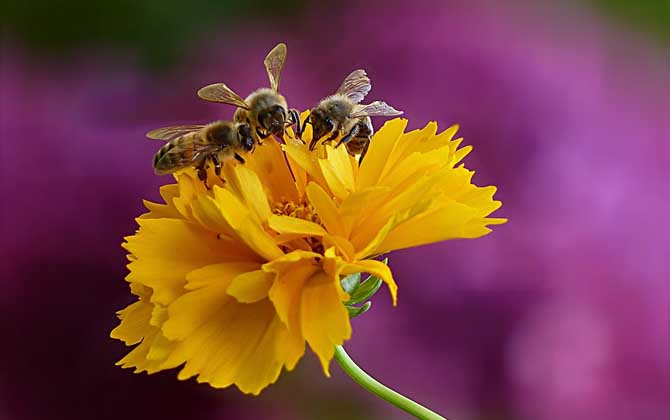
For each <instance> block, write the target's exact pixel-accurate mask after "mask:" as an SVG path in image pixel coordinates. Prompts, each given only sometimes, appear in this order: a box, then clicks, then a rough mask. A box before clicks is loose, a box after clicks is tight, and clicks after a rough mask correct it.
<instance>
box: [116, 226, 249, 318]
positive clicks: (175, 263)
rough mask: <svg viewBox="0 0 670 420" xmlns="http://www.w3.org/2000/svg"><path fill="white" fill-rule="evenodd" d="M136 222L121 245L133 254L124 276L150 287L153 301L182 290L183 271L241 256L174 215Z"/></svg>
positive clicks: (164, 300) (166, 300)
mask: <svg viewBox="0 0 670 420" xmlns="http://www.w3.org/2000/svg"><path fill="white" fill-rule="evenodd" d="M138 223H139V225H140V229H139V231H138V233H137V234H135V235H133V236H129V237H127V238H126V243H125V244H124V245H123V246H124V248H126V249H127V250H128V251H129V252H130V253H132V254H133V255H134V257H135V259H134V260H133V261H132V262H131V263H130V264H128V268H129V269H130V273H129V274H128V276H127V277H126V279H127V280H128V281H129V282H135V283H140V284H143V285H145V286H148V287H150V288H151V289H153V294H152V297H151V300H152V302H157V303H160V304H163V305H167V304H169V303H170V302H172V301H173V300H174V299H175V298H176V297H178V296H179V295H180V294H181V293H182V288H183V286H184V284H185V283H186V274H187V273H189V272H191V271H193V270H195V269H197V268H200V267H203V266H205V265H209V264H213V263H216V262H222V261H234V260H236V259H239V258H243V257H241V256H240V255H239V249H238V248H236V247H231V246H230V244H229V243H226V242H223V241H219V240H217V238H216V234H214V233H212V232H208V231H203V230H202V229H201V228H200V227H198V226H197V225H195V224H193V223H188V222H185V221H182V220H177V219H138Z"/></svg>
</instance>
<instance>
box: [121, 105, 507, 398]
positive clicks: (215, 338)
mask: <svg viewBox="0 0 670 420" xmlns="http://www.w3.org/2000/svg"><path fill="white" fill-rule="evenodd" d="M306 115H307V114H306V113H304V114H303V115H302V119H304V118H305V117H306ZM406 125H407V121H406V120H404V119H395V120H391V121H389V122H387V123H386V124H385V125H384V127H382V128H381V130H379V132H377V133H376V134H375V135H374V137H373V138H372V142H371V145H370V147H369V150H368V153H367V155H366V157H365V159H364V160H363V161H362V162H361V164H360V166H359V163H358V161H357V160H356V159H355V158H354V157H352V156H350V155H349V154H348V153H347V151H346V148H344V147H339V148H333V147H331V146H329V145H326V146H323V145H322V146H319V147H318V148H317V149H316V150H314V151H310V150H309V148H308V147H307V145H306V144H305V142H302V141H300V140H297V139H295V138H294V136H293V133H292V132H291V131H290V130H289V132H288V133H287V135H286V137H285V139H284V141H285V143H284V144H283V145H280V144H278V143H276V142H274V141H266V142H264V143H263V145H262V146H259V147H258V148H257V149H256V151H255V152H254V154H253V155H250V156H249V158H248V159H247V163H246V164H244V165H242V164H238V163H236V162H232V163H229V164H226V165H225V167H224V170H223V173H222V180H219V179H218V178H217V177H215V176H213V174H212V176H210V178H209V179H208V182H209V185H210V186H211V188H207V187H206V186H205V185H204V184H203V183H202V182H200V181H199V180H198V179H197V177H196V176H195V175H194V174H193V172H192V171H190V170H186V171H183V172H181V173H179V174H177V175H176V179H177V183H176V184H172V185H166V186H164V187H162V188H161V195H162V197H163V198H164V200H165V204H155V203H150V202H147V203H146V206H147V208H148V209H149V212H148V213H146V214H144V215H142V216H140V217H139V218H138V219H137V222H138V224H139V229H138V231H137V233H135V234H134V235H132V236H129V237H127V238H126V242H125V243H124V247H125V248H126V249H127V250H128V252H129V253H130V254H129V259H130V264H129V265H128V268H129V269H130V273H129V274H128V276H127V280H128V282H129V283H130V287H131V292H132V293H133V294H134V295H136V296H137V297H138V300H137V302H135V303H133V304H132V305H130V306H128V307H127V308H125V309H124V310H122V311H120V312H119V318H120V319H121V323H120V325H119V326H118V327H117V328H116V329H114V330H113V331H112V337H114V338H118V339H121V340H123V341H124V342H125V343H126V344H127V345H137V346H136V347H135V348H134V349H133V350H132V351H131V352H130V353H129V354H128V355H127V356H126V357H124V358H123V359H122V360H121V361H120V362H119V364H121V365H122V366H123V367H134V368H135V371H136V372H142V371H147V372H149V373H153V372H157V371H160V370H164V369H169V368H174V367H178V366H182V365H183V367H182V369H181V371H180V372H179V378H180V379H186V378H190V377H192V376H196V377H197V380H198V381H199V382H207V383H209V384H211V385H212V386H215V387H226V386H229V385H232V384H234V385H236V386H237V387H238V388H239V389H240V390H242V391H243V392H247V393H253V394H258V393H259V392H260V391H261V390H262V389H263V388H265V387H266V386H267V385H269V384H271V383H273V382H274V381H276V379H277V378H278V376H279V374H280V372H281V370H282V369H283V368H286V369H287V370H291V369H293V368H294V367H295V365H296V364H297V362H298V360H299V359H300V358H301V357H302V356H303V354H304V352H305V343H307V344H308V345H309V347H310V348H311V349H312V351H313V352H314V353H316V355H317V356H318V358H319V359H320V361H321V364H322V366H323V370H324V372H325V374H326V375H329V371H328V368H329V362H330V360H331V359H332V358H333V354H334V350H335V346H336V345H339V344H342V343H343V342H344V341H345V340H347V339H349V338H350V337H351V325H350V320H349V315H348V312H347V310H346V308H345V306H344V305H343V303H344V302H346V301H347V300H348V299H349V295H348V294H347V293H346V292H345V290H344V289H343V288H342V285H341V283H340V280H341V278H342V277H343V276H346V275H349V274H353V273H361V272H363V273H370V274H372V275H374V276H376V277H378V278H381V279H382V280H383V281H384V282H385V283H386V285H387V286H388V289H389V291H390V293H391V296H392V299H393V303H394V304H395V302H396V292H397V286H396V283H395V281H394V279H393V275H392V273H391V270H390V269H389V267H388V266H387V265H385V264H384V263H383V262H381V261H378V260H376V259H374V257H376V256H379V255H380V254H383V253H386V252H389V251H393V250H397V249H402V248H408V247H414V246H418V245H423V244H429V243H433V242H438V241H444V240H447V239H455V238H476V237H479V236H482V235H485V234H487V233H488V232H490V229H489V228H488V227H487V226H489V225H495V224H500V223H504V222H505V221H506V220H505V219H500V218H489V217H488V215H490V214H491V212H493V211H494V210H496V209H497V208H498V207H500V202H498V201H495V200H493V194H494V193H495V191H496V188H495V187H493V186H489V187H477V186H475V185H473V184H472V182H471V179H472V175H473V172H471V171H468V170H467V169H465V167H464V166H463V165H462V164H460V161H461V160H462V159H463V158H464V157H465V156H466V155H467V154H468V153H469V152H470V150H471V147H469V146H468V147H462V148H459V145H460V143H461V141H462V139H455V140H454V139H453V137H454V135H455V133H456V131H457V128H458V127H457V126H452V127H450V128H448V129H447V130H445V131H443V132H441V133H439V134H437V125H436V124H435V123H430V124H428V125H427V126H426V127H425V128H423V129H421V130H415V131H411V132H408V133H405V132H404V130H405V127H406ZM303 140H305V141H306V143H307V144H309V140H311V130H310V127H307V131H306V132H305V133H303Z"/></svg>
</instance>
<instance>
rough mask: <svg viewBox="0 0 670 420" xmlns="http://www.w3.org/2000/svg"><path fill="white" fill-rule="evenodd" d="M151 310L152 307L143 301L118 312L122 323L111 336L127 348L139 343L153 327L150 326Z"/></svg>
mask: <svg viewBox="0 0 670 420" xmlns="http://www.w3.org/2000/svg"><path fill="white" fill-rule="evenodd" d="M151 310H152V306H151V305H150V304H149V303H147V302H143V301H141V300H138V301H137V302H135V303H133V304H130V305H128V306H127V307H126V308H125V309H123V310H120V311H119V312H118V317H119V319H120V320H121V323H120V324H119V325H118V326H117V327H116V328H114V329H113V330H112V332H111V333H110V334H109V336H110V337H111V338H116V339H117V340H122V341H123V342H124V343H126V345H127V346H132V345H134V344H137V343H139V342H140V341H142V338H143V337H144V336H145V335H147V334H148V333H149V332H150V330H151V325H149V319H151Z"/></svg>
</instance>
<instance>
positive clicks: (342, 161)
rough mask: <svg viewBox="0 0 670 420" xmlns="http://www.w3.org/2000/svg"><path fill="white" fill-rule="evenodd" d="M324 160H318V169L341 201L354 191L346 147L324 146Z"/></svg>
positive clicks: (351, 170)
mask: <svg viewBox="0 0 670 420" xmlns="http://www.w3.org/2000/svg"><path fill="white" fill-rule="evenodd" d="M326 156H327V158H326V159H319V167H320V168H321V173H322V174H323V176H324V178H325V179H326V182H327V183H328V186H329V187H330V190H331V191H332V192H333V194H335V196H337V198H339V199H340V200H343V199H344V198H346V197H347V196H348V195H349V194H350V193H351V192H353V191H354V189H355V185H354V172H353V169H352V166H351V160H350V159H349V153H347V148H346V147H338V148H333V147H331V146H326Z"/></svg>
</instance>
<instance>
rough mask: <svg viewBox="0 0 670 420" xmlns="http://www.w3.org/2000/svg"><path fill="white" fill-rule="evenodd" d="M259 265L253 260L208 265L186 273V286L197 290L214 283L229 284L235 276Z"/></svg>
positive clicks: (253, 269)
mask: <svg viewBox="0 0 670 420" xmlns="http://www.w3.org/2000/svg"><path fill="white" fill-rule="evenodd" d="M259 267H260V264H259V263H256V262H251V261H236V262H230V263H219V264H212V265H208V266H205V267H201V268H199V269H197V270H193V271H191V272H189V273H188V274H186V282H187V284H186V286H184V287H185V288H186V289H188V290H195V289H200V288H201V287H205V286H209V285H212V284H221V283H225V284H229V283H230V282H231V281H233V279H234V278H235V277H237V276H240V275H242V274H244V273H247V272H250V271H255V270H258V268H259Z"/></svg>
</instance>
